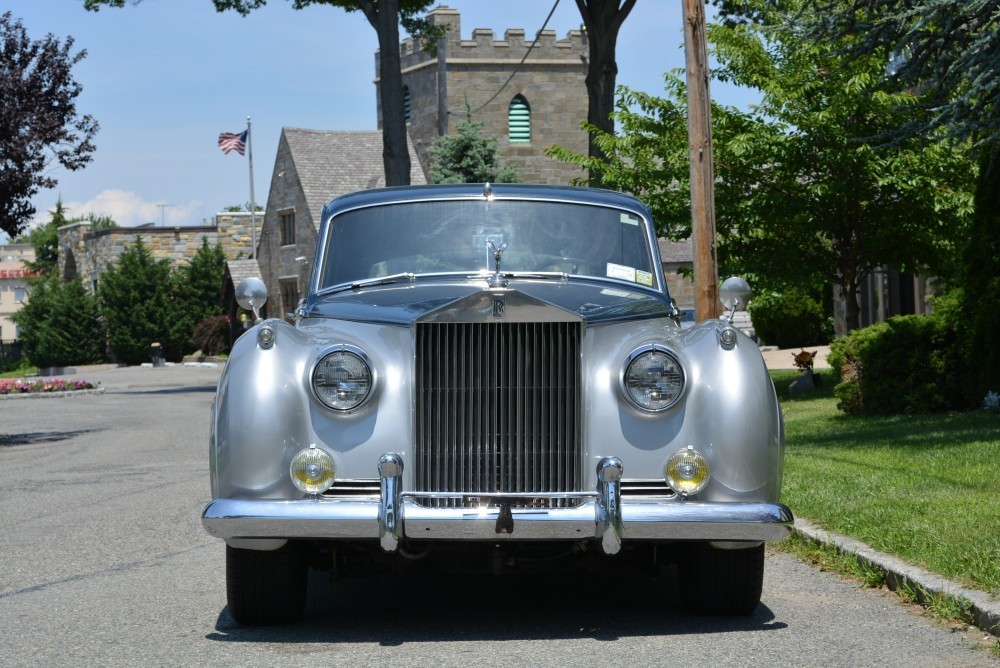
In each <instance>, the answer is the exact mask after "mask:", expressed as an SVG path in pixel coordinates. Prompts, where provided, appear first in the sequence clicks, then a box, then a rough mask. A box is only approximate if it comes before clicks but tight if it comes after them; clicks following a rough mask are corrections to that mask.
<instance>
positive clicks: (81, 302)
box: [12, 276, 104, 367]
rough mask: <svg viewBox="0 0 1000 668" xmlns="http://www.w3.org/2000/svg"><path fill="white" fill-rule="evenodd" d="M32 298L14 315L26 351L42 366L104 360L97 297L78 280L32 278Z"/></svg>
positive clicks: (26, 355) (28, 355) (30, 358)
mask: <svg viewBox="0 0 1000 668" xmlns="http://www.w3.org/2000/svg"><path fill="white" fill-rule="evenodd" d="M29 290H30V299H29V300H28V301H27V303H25V304H24V305H23V306H22V307H21V309H20V310H19V311H18V312H17V313H15V314H14V315H13V316H12V319H13V321H14V322H15V323H17V325H18V326H19V327H20V330H21V334H20V338H21V341H22V342H23V343H24V354H25V357H27V358H28V360H29V361H30V362H31V363H32V364H34V365H35V366H39V367H51V366H70V365H74V364H91V363H93V362H98V361H100V360H102V359H104V328H103V326H102V324H101V318H100V313H99V310H98V305H97V299H96V298H95V297H94V295H93V294H91V293H90V292H88V291H87V290H86V288H84V287H83V284H82V283H81V282H80V281H79V280H78V279H77V280H72V281H69V282H64V281H62V280H61V279H59V278H58V277H56V276H48V277H42V278H37V279H31V280H30V281H29Z"/></svg>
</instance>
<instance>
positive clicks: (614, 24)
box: [576, 0, 635, 185]
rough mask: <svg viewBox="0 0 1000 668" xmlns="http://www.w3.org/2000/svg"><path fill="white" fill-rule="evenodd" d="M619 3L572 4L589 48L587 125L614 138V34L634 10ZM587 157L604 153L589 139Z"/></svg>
mask: <svg viewBox="0 0 1000 668" xmlns="http://www.w3.org/2000/svg"><path fill="white" fill-rule="evenodd" d="M619 1H620V0H576V6H577V8H578V9H579V10H580V16H581V17H582V18H583V23H584V26H586V28H587V40H588V43H589V45H590V60H589V62H588V63H587V79H586V82H587V101H588V107H587V122H588V123H590V124H591V125H594V126H596V127H597V128H599V129H600V130H601V131H602V132H606V133H608V134H614V132H615V122H614V120H613V119H612V118H611V114H612V112H614V110H615V80H616V79H617V77H618V63H617V61H616V59H615V48H616V45H617V43H618V31H619V29H620V28H621V26H622V23H623V22H624V21H625V18H626V17H627V16H628V14H629V12H631V11H632V7H633V6H635V0H625V2H624V3H622V6H621V8H619V7H618V3H619ZM588 154H589V155H590V157H592V158H599V159H601V160H603V159H604V158H605V156H604V152H603V151H602V150H601V149H600V147H599V146H598V145H597V144H596V142H595V141H594V135H593V134H591V135H590V139H589V148H588ZM590 181H591V183H592V184H595V185H596V181H597V176H596V174H595V173H594V172H593V170H591V172H590Z"/></svg>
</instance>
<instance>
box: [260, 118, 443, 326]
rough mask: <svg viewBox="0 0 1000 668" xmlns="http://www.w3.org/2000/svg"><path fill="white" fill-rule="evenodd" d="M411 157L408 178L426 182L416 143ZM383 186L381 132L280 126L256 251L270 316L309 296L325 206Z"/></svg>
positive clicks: (413, 181)
mask: <svg viewBox="0 0 1000 668" xmlns="http://www.w3.org/2000/svg"><path fill="white" fill-rule="evenodd" d="M410 162H411V165H410V182H411V183H412V184H414V185H416V184H421V183H426V180H425V178H424V174H423V171H421V169H420V163H419V162H418V161H417V158H416V154H415V152H414V150H413V146H412V145H411V146H410ZM383 186H385V169H384V166H383V163H382V133H381V132H380V131H377V130H376V131H366V132H350V131H345V132H337V131H326V130H302V129H299V128H282V129H281V137H280V139H279V141H278V154H277V157H276V158H275V161H274V171H273V172H272V174H271V187H270V190H269V191H268V196H267V211H266V213H265V214H264V228H263V231H262V232H261V239H260V245H259V252H258V254H257V258H258V264H259V265H260V273H261V277H262V278H263V280H264V283H265V284H267V289H268V303H267V307H268V313H269V314H270V315H271V317H281V316H283V315H284V314H286V313H290V312H291V311H293V310H294V309H295V307H296V306H297V305H298V303H299V299H300V298H301V297H302V296H304V295H305V292H306V285H307V283H308V281H309V273H310V271H311V270H312V261H313V256H314V255H315V254H316V240H317V237H318V234H319V226H320V223H321V222H322V221H321V220H320V214H321V213H322V211H323V205H324V204H326V203H327V202H328V201H330V200H331V199H333V198H334V197H337V196H338V195H344V194H347V193H350V192H354V191H355V190H365V189H368V188H380V187H383Z"/></svg>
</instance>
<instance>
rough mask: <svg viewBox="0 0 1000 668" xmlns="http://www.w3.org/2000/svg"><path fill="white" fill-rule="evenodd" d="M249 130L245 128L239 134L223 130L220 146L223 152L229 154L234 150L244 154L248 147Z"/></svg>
mask: <svg viewBox="0 0 1000 668" xmlns="http://www.w3.org/2000/svg"><path fill="white" fill-rule="evenodd" d="M247 132H249V130H244V131H243V132H241V133H239V134H238V135H235V134H233V133H232V132H223V133H222V134H220V135H219V148H221V149H222V152H223V153H225V154H227V155H228V154H229V152H230V151H233V150H235V151H236V152H237V153H239V154H240V155H243V154H244V152H245V151H246V149H247Z"/></svg>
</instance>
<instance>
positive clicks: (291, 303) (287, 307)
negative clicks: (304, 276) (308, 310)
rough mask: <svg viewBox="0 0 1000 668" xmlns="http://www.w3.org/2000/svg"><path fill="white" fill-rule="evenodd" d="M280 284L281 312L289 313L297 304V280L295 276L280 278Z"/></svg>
mask: <svg viewBox="0 0 1000 668" xmlns="http://www.w3.org/2000/svg"><path fill="white" fill-rule="evenodd" d="M278 284H279V285H280V286H281V307H282V313H291V312H292V311H294V310H295V307H297V306H298V305H299V280H298V279H297V278H282V279H279V281H278Z"/></svg>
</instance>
